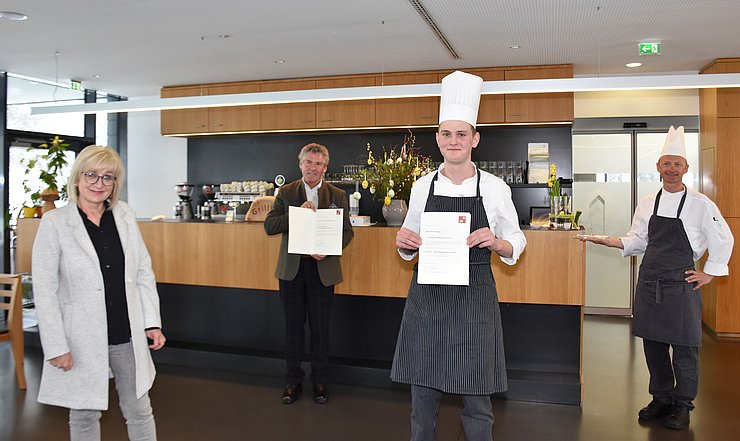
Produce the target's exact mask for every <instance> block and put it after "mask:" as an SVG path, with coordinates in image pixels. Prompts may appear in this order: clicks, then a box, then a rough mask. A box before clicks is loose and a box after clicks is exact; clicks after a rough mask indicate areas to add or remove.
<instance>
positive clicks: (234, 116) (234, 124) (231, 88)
mask: <svg viewBox="0 0 740 441" xmlns="http://www.w3.org/2000/svg"><path fill="white" fill-rule="evenodd" d="M259 91H260V86H259V84H257V83H251V84H250V83H244V84H227V85H223V86H212V87H209V88H208V94H209V95H227V94H233V93H255V92H259ZM208 129H209V131H210V132H236V131H241V130H243V131H246V130H259V129H260V109H259V107H257V106H234V107H212V108H210V109H208Z"/></svg>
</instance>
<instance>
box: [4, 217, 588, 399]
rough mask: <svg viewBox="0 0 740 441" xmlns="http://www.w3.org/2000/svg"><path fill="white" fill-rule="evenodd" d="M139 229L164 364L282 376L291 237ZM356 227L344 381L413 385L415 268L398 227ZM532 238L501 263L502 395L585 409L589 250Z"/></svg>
mask: <svg viewBox="0 0 740 441" xmlns="http://www.w3.org/2000/svg"><path fill="white" fill-rule="evenodd" d="M27 222H37V221H34V220H27ZM36 225H37V224H36ZM139 225H140V227H141V230H142V234H143V235H144V239H145V241H146V243H147V247H148V249H149V252H150V254H151V256H152V263H153V266H154V270H155V273H156V275H157V281H158V288H159V293H160V301H161V313H162V320H163V324H164V331H165V333H166V335H167V337H168V345H167V347H166V348H165V349H163V350H161V351H158V352H156V353H155V360H156V361H157V362H158V363H168V364H177V365H188V366H193V367H201V368H209V369H217V370H225V371H235V372H242V373H250V374H257V375H267V376H276V377H281V376H282V375H283V372H284V361H283V358H282V354H283V353H282V351H283V341H284V329H283V323H284V322H283V316H282V305H281V301H280V295H279V293H278V292H277V281H276V279H275V277H274V270H275V264H276V262H277V255H278V246H279V241H280V237H279V236H272V237H270V236H267V235H266V234H265V233H264V230H263V229H262V225H261V224H213V223H186V222H178V223H161V222H140V224H139ZM34 226H35V225H30V224H26V225H25V226H24V227H22V228H19V243H18V246H19V249H20V248H28V249H30V243H32V241H33V239H32V238H33V235H35V228H34ZM354 230H355V238H354V239H353V241H352V243H351V244H350V246H349V247H348V248H347V249H346V250H345V253H344V255H343V256H342V268H343V273H344V276H345V280H344V282H343V283H341V284H340V285H337V289H336V292H337V296H336V297H335V300H334V305H333V309H332V319H331V320H332V324H331V326H332V331H331V336H332V349H331V362H332V366H331V376H332V381H333V382H336V383H347V384H360V385H369V386H376V387H404V386H402V385H398V384H395V383H392V382H391V381H390V379H389V373H390V365H391V361H392V359H393V352H394V349H395V343H396V337H397V335H398V329H399V326H400V322H401V316H402V313H403V307H404V303H405V296H406V291H407V289H408V286H409V283H410V280H411V274H412V265H413V264H412V263H411V262H404V261H403V260H402V259H401V258H400V257H399V256H398V254H397V253H396V251H395V248H394V243H395V234H396V231H397V229H396V228H378V227H368V228H355V229H354ZM21 231H23V232H24V234H21ZM525 235H526V236H527V240H528V245H527V249H526V250H525V252H524V254H523V255H522V257H521V259H520V261H519V263H518V264H517V265H515V266H513V267H510V266H507V265H504V264H503V263H501V262H500V261H499V260H498V259H497V258H495V259H494V261H493V262H492V268H493V271H494V274H495V277H496V281H497V288H498V291H499V298H500V300H501V302H502V303H501V315H502V320H503V327H504V343H505V351H506V361H507V369H508V373H509V391H508V392H506V393H505V394H502V396H504V397H506V398H509V399H515V400H526V401H542V402H552V403H563V404H579V403H580V399H581V385H582V378H581V330H582V305H583V293H584V291H583V289H584V287H583V283H584V282H583V275H584V272H583V268H584V265H585V261H584V247H583V244H582V243H580V242H579V241H576V240H573V239H572V237H573V233H570V232H552V231H525ZM24 253H25V254H24ZM22 255H23V256H26V255H27V256H28V259H27V261H26V260H24V262H20V261H19V269H20V270H23V269H22V268H23V265H26V266H27V268H29V269H30V253H28V252H20V250H19V258H20V256H22ZM553 256H554V257H553ZM24 259H25V258H24ZM307 337H308V335H307ZM308 347H309V342H308V338H307V342H306V348H308ZM305 369H306V371H307V372H308V370H309V369H310V368H309V366H308V364H307V365H306V366H305Z"/></svg>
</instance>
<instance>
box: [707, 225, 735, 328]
mask: <svg viewBox="0 0 740 441" xmlns="http://www.w3.org/2000/svg"><path fill="white" fill-rule="evenodd" d="M725 220H726V221H727V224H728V225H729V226H730V229H731V230H732V235H733V236H734V237H735V246H734V247H733V249H732V258H731V259H730V276H728V277H715V278H714V280H713V281H712V284H714V285H715V286H714V290H715V292H716V311H715V313H716V325H715V327H714V328H713V329H714V331H715V332H717V333H718V334H735V336H740V295H738V292H740V287H739V286H738V284H737V282H736V280H737V279H738V277H739V275H740V244H739V243H740V218H737V217H733V218H725Z"/></svg>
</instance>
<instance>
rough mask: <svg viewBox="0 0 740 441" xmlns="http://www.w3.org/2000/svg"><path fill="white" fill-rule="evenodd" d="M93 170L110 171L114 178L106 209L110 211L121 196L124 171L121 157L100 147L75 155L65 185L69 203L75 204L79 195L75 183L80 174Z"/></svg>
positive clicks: (87, 148)
mask: <svg viewBox="0 0 740 441" xmlns="http://www.w3.org/2000/svg"><path fill="white" fill-rule="evenodd" d="M94 170H111V171H112V172H113V176H115V177H116V180H115V181H114V182H113V191H112V192H111V194H110V197H109V198H108V209H109V210H111V209H113V207H114V206H115V205H116V202H118V198H119V197H120V196H121V189H122V188H123V179H124V177H125V171H124V170H123V162H121V157H120V156H118V153H117V152H116V151H115V150H113V149H112V148H110V147H106V146H102V145H90V146H87V147H85V148H84V149H83V150H82V151H81V152H80V154H79V155H77V158H76V159H75V162H74V164H73V165H72V171H71V172H70V174H69V182H68V183H67V193H68V194H69V201H70V202H72V203H77V197H78V196H79V194H80V190H79V189H78V188H77V183H78V182H79V180H80V177H81V175H82V173H85V172H88V171H94Z"/></svg>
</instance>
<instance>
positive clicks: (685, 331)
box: [632, 190, 701, 346]
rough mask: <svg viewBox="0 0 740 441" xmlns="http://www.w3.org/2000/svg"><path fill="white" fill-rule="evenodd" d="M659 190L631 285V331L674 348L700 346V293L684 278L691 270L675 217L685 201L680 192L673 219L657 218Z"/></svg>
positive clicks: (688, 248)
mask: <svg viewBox="0 0 740 441" xmlns="http://www.w3.org/2000/svg"><path fill="white" fill-rule="evenodd" d="M662 193H663V190H660V191H659V192H658V195H657V196H656V197H655V206H654V207H653V215H652V216H651V217H650V221H649V223H648V244H647V248H646V249H645V256H644V258H643V259H642V264H641V265H640V274H639V277H638V279H637V287H636V289H635V308H634V319H633V321H632V334H634V335H635V336H637V337H642V338H644V339H647V340H654V341H659V342H662V343H668V344H672V345H679V346H701V294H700V293H699V291H698V290H697V291H694V290H693V288H694V284H693V283H688V282H686V275H685V274H684V273H685V271H687V270H691V269H694V253H693V250H692V249H691V243H689V238H688V236H687V235H686V231H685V230H684V227H683V222H681V219H679V216H681V210H682V209H683V204H684V202H686V190H684V194H683V197H682V198H681V203H680V204H679V205H678V212H677V213H676V218H675V219H674V218H669V217H661V216H658V204H659V203H660V196H661V194H662Z"/></svg>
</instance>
